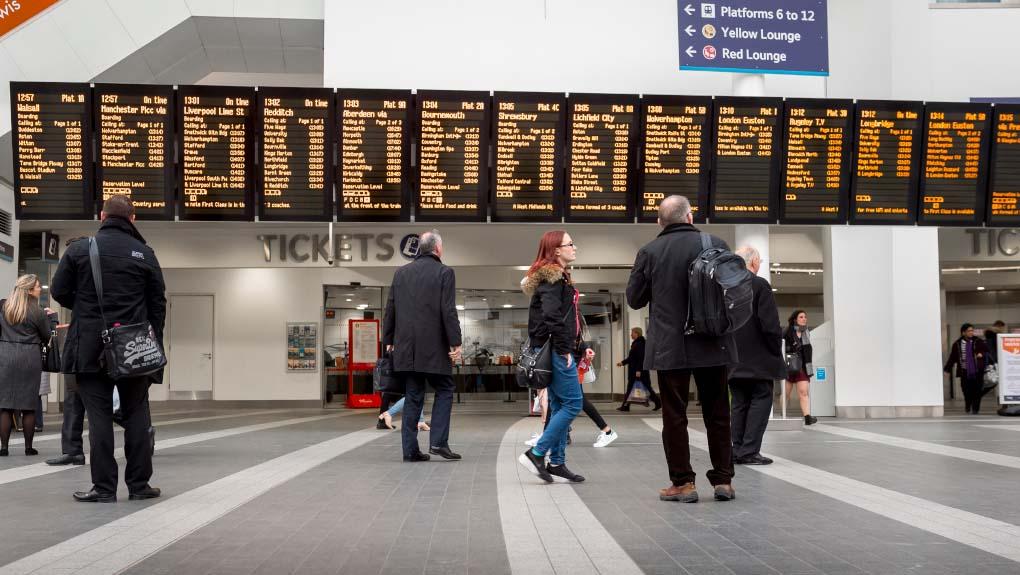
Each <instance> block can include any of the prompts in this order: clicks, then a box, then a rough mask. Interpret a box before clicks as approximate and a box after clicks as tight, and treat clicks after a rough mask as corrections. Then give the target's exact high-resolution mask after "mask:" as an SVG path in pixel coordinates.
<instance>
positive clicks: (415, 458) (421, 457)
mask: <svg viewBox="0 0 1020 575" xmlns="http://www.w3.org/2000/svg"><path fill="white" fill-rule="evenodd" d="M429 459H432V458H431V457H429V456H428V455H427V454H425V453H422V452H420V451H419V452H418V453H415V454H414V455H412V456H410V457H405V458H404V461H428V460H429Z"/></svg>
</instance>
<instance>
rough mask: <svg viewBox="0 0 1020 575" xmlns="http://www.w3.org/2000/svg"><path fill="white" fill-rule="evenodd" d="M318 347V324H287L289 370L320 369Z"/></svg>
mask: <svg viewBox="0 0 1020 575" xmlns="http://www.w3.org/2000/svg"><path fill="white" fill-rule="evenodd" d="M318 348H319V325H318V324H315V323H288V324H287V371H315V370H317V369H319V365H318V362H317V361H316V359H317V358H318V351H317V350H318Z"/></svg>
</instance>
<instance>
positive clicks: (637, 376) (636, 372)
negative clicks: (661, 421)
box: [616, 327, 662, 411]
mask: <svg viewBox="0 0 1020 575" xmlns="http://www.w3.org/2000/svg"><path fill="white" fill-rule="evenodd" d="M630 339H631V344H630V353H628V354H627V358H626V359H624V360H623V361H621V362H619V363H617V364H616V365H617V367H623V366H627V391H626V392H624V394H623V404H622V405H620V407H617V408H616V410H617V411H630V404H629V403H627V398H628V397H630V392H631V390H633V389H634V382H635V381H641V383H643V384H645V389H647V390H648V397H649V399H651V400H652V403H654V404H655V408H654V409H653V410H652V411H659V410H660V409H661V408H662V400H661V399H659V395H658V394H657V393H655V390H654V389H652V374H651V372H650V371H648V370H647V369H645V335H644V330H642V329H641V328H640V327H635V328H631V330H630Z"/></svg>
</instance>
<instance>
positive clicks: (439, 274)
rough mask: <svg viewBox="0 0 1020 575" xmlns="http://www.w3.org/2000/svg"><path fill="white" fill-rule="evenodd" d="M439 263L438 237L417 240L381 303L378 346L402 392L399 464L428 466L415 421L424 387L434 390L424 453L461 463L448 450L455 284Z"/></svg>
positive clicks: (455, 354) (456, 343)
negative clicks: (383, 310)
mask: <svg viewBox="0 0 1020 575" xmlns="http://www.w3.org/2000/svg"><path fill="white" fill-rule="evenodd" d="M441 257H443V238H442V237H440V235H439V232H438V231H436V230H432V231H429V232H425V233H424V234H422V235H421V238H420V239H419V241H418V255H417V257H415V259H414V261H413V262H411V263H409V264H407V265H406V266H404V267H402V268H400V269H399V270H397V272H396V273H395V274H393V285H392V286H390V295H389V297H388V298H387V300H386V315H385V318H384V319H383V345H384V346H385V347H386V351H388V352H390V353H391V354H392V360H393V372H394V375H395V376H396V377H398V378H399V379H400V380H401V381H402V382H403V384H404V387H405V388H406V392H405V395H404V419H403V425H402V426H401V428H400V434H401V440H402V443H403V453H404V461H428V460H429V456H428V454H425V453H422V452H421V448H420V447H419V446H418V416H419V415H420V414H421V410H422V404H423V402H424V401H425V387H426V385H429V384H431V385H432V387H433V388H434V389H435V390H436V399H435V403H434V404H433V406H432V424H431V427H432V430H431V431H430V434H429V440H430V441H429V445H430V447H429V453H432V454H434V455H439V456H440V457H443V458H444V459H460V455H459V454H457V453H454V452H453V451H451V450H450V411H451V410H452V408H453V390H454V385H453V362H455V361H459V360H460V358H461V350H460V345H461V336H460V320H459V319H458V318H457V302H456V292H457V286H456V283H457V279H456V276H455V274H454V273H453V269H451V268H449V267H447V266H445V265H443V262H442V260H441V259H440V258H441Z"/></svg>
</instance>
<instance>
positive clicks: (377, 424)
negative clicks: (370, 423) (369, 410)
mask: <svg viewBox="0 0 1020 575" xmlns="http://www.w3.org/2000/svg"><path fill="white" fill-rule="evenodd" d="M375 428H376V429H386V430H389V429H393V428H392V427H387V426H386V422H385V421H383V420H381V419H380V420H378V421H376V422H375Z"/></svg>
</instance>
